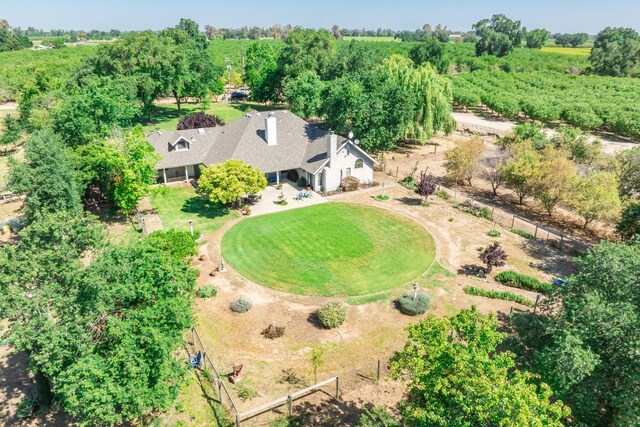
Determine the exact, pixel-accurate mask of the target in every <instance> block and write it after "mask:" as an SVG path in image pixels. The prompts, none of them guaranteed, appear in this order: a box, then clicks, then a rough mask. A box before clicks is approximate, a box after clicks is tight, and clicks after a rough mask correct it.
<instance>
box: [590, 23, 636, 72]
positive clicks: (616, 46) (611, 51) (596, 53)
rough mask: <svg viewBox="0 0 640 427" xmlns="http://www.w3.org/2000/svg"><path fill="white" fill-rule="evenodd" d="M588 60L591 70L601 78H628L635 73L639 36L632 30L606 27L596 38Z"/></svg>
mask: <svg viewBox="0 0 640 427" xmlns="http://www.w3.org/2000/svg"><path fill="white" fill-rule="evenodd" d="M589 60H590V61H591V65H592V66H593V70H594V71H595V72H596V73H597V74H600V75H603V76H628V75H630V74H631V73H632V72H634V71H636V72H637V71H638V70H637V67H638V64H640V35H639V34H638V32H637V31H636V30H634V29H632V28H611V27H607V28H605V29H604V30H602V31H600V32H599V33H598V35H597V36H596V39H595V41H594V42H593V48H592V49H591V56H590V57H589Z"/></svg>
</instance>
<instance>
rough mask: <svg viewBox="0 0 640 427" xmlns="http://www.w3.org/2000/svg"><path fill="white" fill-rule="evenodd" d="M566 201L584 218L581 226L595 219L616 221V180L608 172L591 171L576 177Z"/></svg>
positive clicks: (618, 206)
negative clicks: (581, 176) (582, 176)
mask: <svg viewBox="0 0 640 427" xmlns="http://www.w3.org/2000/svg"><path fill="white" fill-rule="evenodd" d="M568 202H569V205H570V206H571V207H572V208H573V210H574V211H575V212H576V213H577V214H579V215H581V216H582V217H583V218H584V224H583V228H586V227H587V225H589V224H590V223H591V222H592V221H594V220H596V219H597V220H602V221H611V222H613V221H616V220H617V219H618V218H619V216H620V210H621V202H620V196H619V195H618V181H617V180H616V177H615V176H614V175H613V174H612V173H610V172H591V173H589V174H588V175H587V176H585V177H584V178H576V179H575V180H574V184H573V187H572V190H571V196H570V198H569V200H568Z"/></svg>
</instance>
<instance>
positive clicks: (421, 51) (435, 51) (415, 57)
mask: <svg viewBox="0 0 640 427" xmlns="http://www.w3.org/2000/svg"><path fill="white" fill-rule="evenodd" d="M447 37H448V36H447ZM409 57H410V58H411V60H412V61H413V63H414V64H415V65H416V66H420V65H422V64H424V63H425V62H428V63H430V64H431V65H432V66H433V67H434V68H435V69H436V70H438V72H439V73H440V74H444V73H446V72H447V70H448V68H449V60H448V59H447V58H446V57H445V45H444V44H443V43H441V42H439V41H438V39H436V38H433V37H428V38H426V39H425V40H424V42H422V43H418V44H416V45H415V46H414V47H413V48H412V49H411V50H410V51H409Z"/></svg>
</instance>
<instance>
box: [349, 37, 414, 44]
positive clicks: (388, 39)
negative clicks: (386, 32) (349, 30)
mask: <svg viewBox="0 0 640 427" xmlns="http://www.w3.org/2000/svg"><path fill="white" fill-rule="evenodd" d="M342 40H346V41H351V40H357V41H363V42H398V43H400V42H401V41H400V39H396V38H394V37H370V36H361V37H358V36H344V37H343V38H342Z"/></svg>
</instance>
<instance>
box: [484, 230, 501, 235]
mask: <svg viewBox="0 0 640 427" xmlns="http://www.w3.org/2000/svg"><path fill="white" fill-rule="evenodd" d="M487 236H489V237H500V236H502V233H501V232H499V231H498V230H491V231H490V232H488V233H487Z"/></svg>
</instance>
